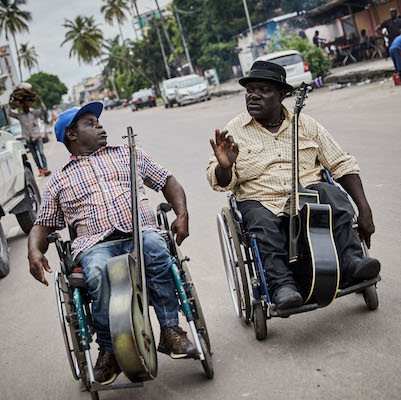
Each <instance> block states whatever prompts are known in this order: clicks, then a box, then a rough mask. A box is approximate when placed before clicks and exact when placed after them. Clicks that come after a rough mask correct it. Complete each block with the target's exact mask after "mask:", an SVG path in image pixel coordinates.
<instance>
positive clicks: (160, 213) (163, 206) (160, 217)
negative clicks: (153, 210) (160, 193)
mask: <svg viewBox="0 0 401 400" xmlns="http://www.w3.org/2000/svg"><path fill="white" fill-rule="evenodd" d="M172 209H173V206H172V205H171V204H170V203H160V204H159V205H158V206H157V224H158V225H159V227H161V228H163V229H165V230H166V231H169V230H170V225H169V223H168V218H167V213H168V212H169V211H171V210H172Z"/></svg>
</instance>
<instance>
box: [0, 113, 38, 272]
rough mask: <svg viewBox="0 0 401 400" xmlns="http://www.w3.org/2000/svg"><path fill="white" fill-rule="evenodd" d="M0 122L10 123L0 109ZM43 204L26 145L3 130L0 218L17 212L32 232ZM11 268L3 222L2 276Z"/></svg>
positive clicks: (0, 241)
mask: <svg viewBox="0 0 401 400" xmlns="http://www.w3.org/2000/svg"><path fill="white" fill-rule="evenodd" d="M0 122H1V123H2V125H3V124H4V125H6V124H5V123H4V122H7V118H6V117H5V112H4V109H3V108H0ZM39 206H40V192H39V189H38V186H37V184H36V181H35V178H34V176H33V174H32V168H31V165H30V164H29V162H28V157H27V155H26V151H25V148H24V145H23V144H22V143H21V142H20V141H19V140H17V139H15V137H14V136H13V135H12V134H11V133H8V132H6V131H4V130H1V129H0V218H1V217H4V216H5V215H6V214H8V213H10V214H15V216H16V217H17V221H18V224H19V225H20V227H21V229H22V230H23V231H24V232H25V233H26V234H28V233H29V231H30V230H31V228H32V226H33V223H34V222H35V219H36V213H37V212H38V211H39ZM9 270H10V258H9V255H8V246H7V241H6V237H5V235H4V232H3V229H2V227H1V222H0V278H4V277H5V276H6V275H7V274H8V272H9Z"/></svg>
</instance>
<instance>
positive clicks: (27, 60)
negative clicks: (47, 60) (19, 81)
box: [19, 43, 39, 75]
mask: <svg viewBox="0 0 401 400" xmlns="http://www.w3.org/2000/svg"><path fill="white" fill-rule="evenodd" d="M19 55H20V58H21V61H22V63H23V64H24V67H25V68H28V70H29V75H31V69H32V68H33V67H34V66H35V65H39V64H38V55H37V53H36V50H35V47H34V46H31V47H28V43H21V46H20V48H19Z"/></svg>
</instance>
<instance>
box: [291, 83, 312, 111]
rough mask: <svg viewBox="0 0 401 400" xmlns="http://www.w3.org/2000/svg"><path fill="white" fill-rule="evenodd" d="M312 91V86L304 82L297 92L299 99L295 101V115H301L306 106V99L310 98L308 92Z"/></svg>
mask: <svg viewBox="0 0 401 400" xmlns="http://www.w3.org/2000/svg"><path fill="white" fill-rule="evenodd" d="M309 90H310V86H309V85H307V84H306V83H305V82H302V85H301V86H300V88H299V89H298V90H297V98H296V101H295V107H294V114H295V115H299V113H300V112H301V110H302V108H303V107H304V106H305V103H306V99H307V98H308V92H309Z"/></svg>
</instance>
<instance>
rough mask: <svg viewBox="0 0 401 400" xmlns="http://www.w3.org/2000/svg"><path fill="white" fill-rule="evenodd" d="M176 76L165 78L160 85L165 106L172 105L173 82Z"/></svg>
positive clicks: (173, 96) (173, 100) (173, 101)
mask: <svg viewBox="0 0 401 400" xmlns="http://www.w3.org/2000/svg"><path fill="white" fill-rule="evenodd" d="M177 79H178V78H171V79H167V80H165V81H163V82H162V84H161V85H160V91H161V95H162V99H163V102H164V106H165V107H166V108H170V107H173V105H174V104H175V102H176V101H175V84H176V81H177Z"/></svg>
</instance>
